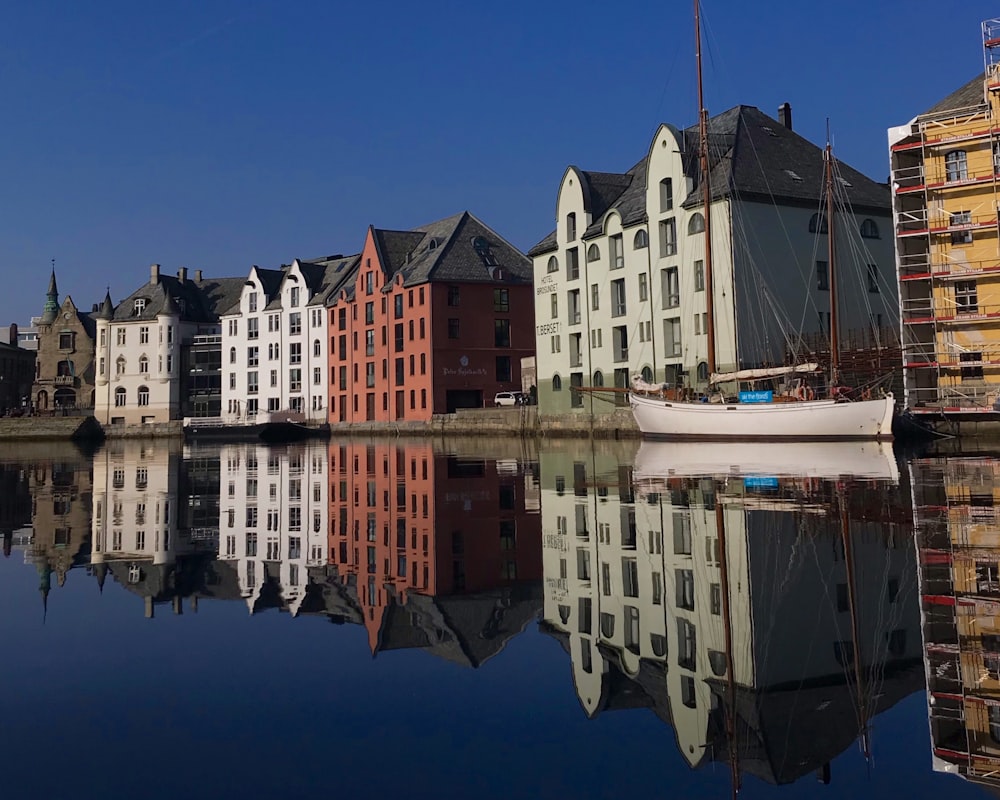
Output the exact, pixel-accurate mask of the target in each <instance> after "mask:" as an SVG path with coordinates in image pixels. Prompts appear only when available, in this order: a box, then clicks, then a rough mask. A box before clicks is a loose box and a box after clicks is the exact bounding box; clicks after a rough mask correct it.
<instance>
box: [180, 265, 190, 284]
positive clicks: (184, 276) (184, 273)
mask: <svg viewBox="0 0 1000 800" xmlns="http://www.w3.org/2000/svg"><path fill="white" fill-rule="evenodd" d="M187 277H188V271H187V267H181V268H180V269H179V270H177V280H179V281H180V282H181V283H184V281H186V280H187Z"/></svg>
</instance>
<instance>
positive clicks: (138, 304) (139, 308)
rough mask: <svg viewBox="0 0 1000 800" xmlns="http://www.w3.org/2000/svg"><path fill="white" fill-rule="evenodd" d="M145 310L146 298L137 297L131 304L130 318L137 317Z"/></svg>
mask: <svg viewBox="0 0 1000 800" xmlns="http://www.w3.org/2000/svg"><path fill="white" fill-rule="evenodd" d="M145 310H146V298H145V297H137V298H136V299H135V300H134V301H133V303H132V316H133V317H135V316H138V315H139V314H141V313H142V312H143V311H145Z"/></svg>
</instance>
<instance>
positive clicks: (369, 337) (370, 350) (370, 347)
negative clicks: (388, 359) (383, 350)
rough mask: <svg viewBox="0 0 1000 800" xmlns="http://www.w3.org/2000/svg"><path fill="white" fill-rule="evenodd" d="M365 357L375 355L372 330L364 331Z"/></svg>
mask: <svg viewBox="0 0 1000 800" xmlns="http://www.w3.org/2000/svg"><path fill="white" fill-rule="evenodd" d="M365 355H366V356H373V355H375V331H374V329H372V328H369V329H368V330H366V331H365Z"/></svg>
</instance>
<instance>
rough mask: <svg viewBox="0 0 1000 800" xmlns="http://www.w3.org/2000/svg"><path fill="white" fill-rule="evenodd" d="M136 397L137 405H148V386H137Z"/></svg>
mask: <svg viewBox="0 0 1000 800" xmlns="http://www.w3.org/2000/svg"><path fill="white" fill-rule="evenodd" d="M115 399H117V398H115ZM138 399H139V405H140V406H148V405H149V387H147V386H140V387H139V394H138Z"/></svg>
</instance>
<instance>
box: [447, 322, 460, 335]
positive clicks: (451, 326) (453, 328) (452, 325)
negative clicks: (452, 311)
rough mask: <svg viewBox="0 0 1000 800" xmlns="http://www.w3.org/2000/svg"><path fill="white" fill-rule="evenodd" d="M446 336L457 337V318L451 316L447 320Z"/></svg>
mask: <svg viewBox="0 0 1000 800" xmlns="http://www.w3.org/2000/svg"><path fill="white" fill-rule="evenodd" d="M448 338H449V339H457V338H458V320H457V319H455V318H454V317H451V318H450V319H449V320H448Z"/></svg>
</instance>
